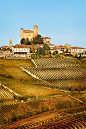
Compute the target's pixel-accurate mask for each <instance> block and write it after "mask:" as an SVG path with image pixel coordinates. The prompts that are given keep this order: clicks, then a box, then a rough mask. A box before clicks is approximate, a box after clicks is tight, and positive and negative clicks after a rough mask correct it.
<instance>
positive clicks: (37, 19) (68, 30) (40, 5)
mask: <svg viewBox="0 0 86 129" xmlns="http://www.w3.org/2000/svg"><path fill="white" fill-rule="evenodd" d="M34 25H37V26H38V33H39V34H41V35H42V36H43V37H50V38H51V43H52V44H55V45H59V44H62V45H65V44H70V45H71V46H79V47H85V48H86V0H0V46H2V45H9V40H10V38H11V39H12V42H13V45H15V44H18V43H19V42H20V28H24V29H25V30H33V26H34Z"/></svg>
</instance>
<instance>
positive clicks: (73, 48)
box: [70, 47, 85, 56]
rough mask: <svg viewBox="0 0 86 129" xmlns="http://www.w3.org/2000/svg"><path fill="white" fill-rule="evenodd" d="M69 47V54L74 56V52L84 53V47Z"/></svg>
mask: <svg viewBox="0 0 86 129" xmlns="http://www.w3.org/2000/svg"><path fill="white" fill-rule="evenodd" d="M70 49H71V54H72V55H73V56H75V55H76V54H77V55H80V54H81V55H84V54H85V48H82V47H70Z"/></svg>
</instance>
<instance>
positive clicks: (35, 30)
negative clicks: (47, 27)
mask: <svg viewBox="0 0 86 129" xmlns="http://www.w3.org/2000/svg"><path fill="white" fill-rule="evenodd" d="M33 32H34V38H35V37H36V36H37V35H38V26H36V25H35V26H33Z"/></svg>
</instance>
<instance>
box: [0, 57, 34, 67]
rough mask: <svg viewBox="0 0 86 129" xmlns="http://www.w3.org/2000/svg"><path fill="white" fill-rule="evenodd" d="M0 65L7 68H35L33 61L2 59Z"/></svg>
mask: <svg viewBox="0 0 86 129" xmlns="http://www.w3.org/2000/svg"><path fill="white" fill-rule="evenodd" d="M0 64H2V65H5V66H15V67H16V66H17V67H18V66H23V67H26V66H29V67H34V64H33V63H32V61H31V59H7V60H6V59H0Z"/></svg>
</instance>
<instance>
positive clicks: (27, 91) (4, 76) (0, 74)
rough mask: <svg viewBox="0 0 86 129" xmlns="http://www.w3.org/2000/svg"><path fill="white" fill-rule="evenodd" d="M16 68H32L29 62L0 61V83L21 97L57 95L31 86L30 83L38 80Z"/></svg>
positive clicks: (52, 91)
mask: <svg viewBox="0 0 86 129" xmlns="http://www.w3.org/2000/svg"><path fill="white" fill-rule="evenodd" d="M17 66H23V67H25V66H34V65H33V63H32V62H31V61H30V60H5V59H4V60H2V59H1V60H0V82H2V83H3V84H4V85H6V86H7V87H9V88H10V89H12V90H14V91H15V92H17V93H19V94H21V95H22V96H29V97H31V96H36V93H37V96H47V95H51V94H57V93H58V92H57V91H54V90H48V89H45V88H43V87H39V86H33V85H31V82H34V83H35V82H39V80H37V79H35V78H33V77H31V76H30V75H28V74H27V73H25V72H24V71H22V70H21V69H20V68H19V67H17Z"/></svg>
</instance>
